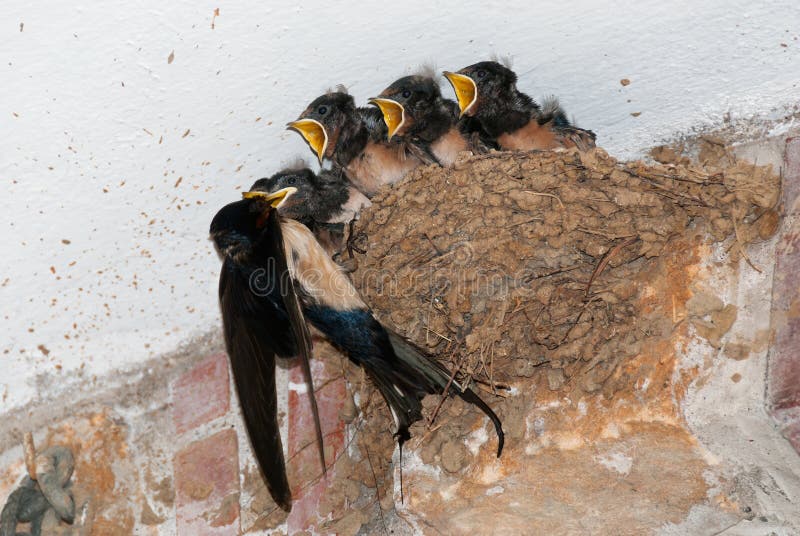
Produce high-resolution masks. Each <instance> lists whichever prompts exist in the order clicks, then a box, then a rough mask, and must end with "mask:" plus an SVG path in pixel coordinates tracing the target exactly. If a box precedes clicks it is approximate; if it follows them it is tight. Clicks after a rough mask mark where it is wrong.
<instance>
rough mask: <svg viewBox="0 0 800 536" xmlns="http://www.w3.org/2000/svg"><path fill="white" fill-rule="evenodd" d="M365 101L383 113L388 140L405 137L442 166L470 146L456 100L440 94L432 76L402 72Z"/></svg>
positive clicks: (449, 162) (448, 163)
mask: <svg viewBox="0 0 800 536" xmlns="http://www.w3.org/2000/svg"><path fill="white" fill-rule="evenodd" d="M369 102H370V103H371V104H375V105H376V106H378V108H380V110H381V112H382V113H383V121H384V122H385V123H386V128H387V137H388V139H389V140H391V139H392V138H393V137H395V136H397V137H398V138H401V139H404V140H408V142H409V143H412V144H414V145H416V146H418V147H419V148H420V150H422V151H424V152H426V153H429V154H431V155H433V157H435V158H436V161H437V162H438V163H439V164H441V165H443V166H449V165H452V164H453V162H455V160H456V156H457V155H458V153H460V152H462V151H469V150H472V146H471V143H470V141H469V133H468V132H467V130H466V128H465V123H463V122H459V118H458V115H459V114H458V112H459V110H458V104H456V103H455V102H454V101H451V100H449V99H445V98H444V97H442V92H441V91H440V90H439V84H438V83H437V82H436V80H435V79H434V78H433V77H432V76H426V75H411V76H404V77H402V78H400V79H398V80H396V81H395V82H393V83H392V85H390V86H389V87H387V88H386V89H385V90H383V92H382V93H381V94H380V95H379V96H377V97H375V98H372V99H370V101H369Z"/></svg>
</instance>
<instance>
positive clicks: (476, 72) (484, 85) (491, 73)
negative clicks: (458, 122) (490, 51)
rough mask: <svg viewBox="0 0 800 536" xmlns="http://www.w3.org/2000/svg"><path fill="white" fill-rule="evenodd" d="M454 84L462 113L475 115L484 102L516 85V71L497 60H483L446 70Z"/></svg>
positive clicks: (500, 95) (501, 94)
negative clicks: (453, 70)
mask: <svg viewBox="0 0 800 536" xmlns="http://www.w3.org/2000/svg"><path fill="white" fill-rule="evenodd" d="M444 75H445V77H446V78H447V80H448V81H449V82H450V84H451V85H452V86H453V90H454V91H455V93H456V99H457V100H458V107H459V109H460V110H461V115H468V116H474V115H476V114H477V113H478V112H479V109H480V108H481V105H482V104H483V103H491V102H494V101H495V100H496V99H499V98H503V97H504V96H505V95H508V94H510V93H511V90H512V89H514V88H515V87H516V83H517V75H516V74H514V71H512V70H511V69H509V68H508V67H505V66H504V65H501V64H500V63H498V62H496V61H482V62H479V63H476V64H474V65H470V66H469V67H464V68H463V69H461V70H460V71H457V72H455V73H452V72H449V71H445V72H444Z"/></svg>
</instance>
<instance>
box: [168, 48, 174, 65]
mask: <svg viewBox="0 0 800 536" xmlns="http://www.w3.org/2000/svg"><path fill="white" fill-rule="evenodd" d="M173 61H175V51H174V50H173V51H172V52H170V53H169V56H167V64H168V65H170V64H172V62H173Z"/></svg>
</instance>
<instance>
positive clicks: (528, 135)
mask: <svg viewBox="0 0 800 536" xmlns="http://www.w3.org/2000/svg"><path fill="white" fill-rule="evenodd" d="M444 75H445V77H446V78H447V79H448V80H449V81H450V84H451V85H452V86H453V90H454V91H455V93H456V98H457V99H458V106H459V109H460V111H461V115H462V116H464V115H466V116H470V117H474V118H475V119H477V120H478V121H479V122H480V124H481V127H482V128H483V129H484V130H485V131H486V133H487V134H488V135H489V136H491V137H492V138H494V139H495V140H496V141H497V145H498V146H499V147H500V148H501V149H503V150H521V151H530V150H534V149H539V150H552V149H558V148H572V147H577V148H578V149H579V150H581V151H585V150H588V149H590V148H592V147H594V146H595V138H596V136H595V134H594V132H592V131H591V130H584V129H581V128H578V127H575V126H573V125H571V124H570V122H569V120H568V119H567V116H566V113H564V110H563V109H562V108H561V106H560V105H559V104H558V101H557V100H556V99H554V98H551V99H548V100H547V101H546V102H545V105H544V106H542V107H540V106H539V105H538V104H537V103H536V102H535V101H534V100H533V99H532V98H530V97H529V96H528V95H526V94H525V93H522V92H521V91H519V90H518V89H517V75H516V74H515V73H514V71H512V70H511V69H509V68H508V67H505V66H504V65H501V64H500V63H498V62H495V61H482V62H479V63H476V64H474V65H470V66H469V67H465V68H463V69H461V70H460V71H458V72H455V73H452V72H447V71H446V72H445V73H444Z"/></svg>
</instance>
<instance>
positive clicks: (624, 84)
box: [619, 78, 631, 86]
mask: <svg viewBox="0 0 800 536" xmlns="http://www.w3.org/2000/svg"><path fill="white" fill-rule="evenodd" d="M619 83H620V84H622V85H623V86H628V85H630V83H631V81H630V80H629V79H627V78H623V79H622V80H620V81H619Z"/></svg>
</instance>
